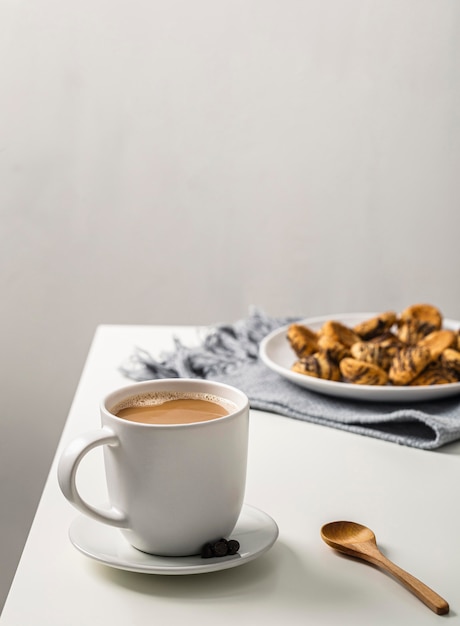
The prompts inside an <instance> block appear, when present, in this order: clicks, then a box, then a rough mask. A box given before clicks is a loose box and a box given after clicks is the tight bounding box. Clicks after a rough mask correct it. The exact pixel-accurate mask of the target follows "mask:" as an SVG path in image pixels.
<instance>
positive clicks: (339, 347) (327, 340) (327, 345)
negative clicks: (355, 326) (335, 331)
mask: <svg viewBox="0 0 460 626" xmlns="http://www.w3.org/2000/svg"><path fill="white" fill-rule="evenodd" d="M318 346H319V348H320V350H326V351H328V352H329V353H330V355H331V356H332V357H333V358H334V359H335V360H336V361H337V362H339V361H341V360H342V359H344V358H345V357H346V356H350V350H349V349H348V348H347V347H346V346H344V345H343V343H340V342H339V341H336V340H335V339H334V337H331V335H320V336H319V337H318Z"/></svg>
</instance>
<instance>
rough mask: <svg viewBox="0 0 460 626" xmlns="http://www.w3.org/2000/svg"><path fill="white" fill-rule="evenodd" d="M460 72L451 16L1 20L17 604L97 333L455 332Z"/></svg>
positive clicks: (32, 11)
mask: <svg viewBox="0 0 460 626" xmlns="http://www.w3.org/2000/svg"><path fill="white" fill-rule="evenodd" d="M459 62H460V5H459V4H458V2H456V1H455V0H452V1H450V0H402V1H401V0H347V1H344V0H284V1H283V2H281V1H279V0H219V1H218V2H216V1H215V0H135V2H126V1H123V0H110V1H109V0H80V1H79V2H76V1H71V0H70V1H69V2H61V1H60V0H42V1H41V2H34V1H32V0H17V1H16V0H2V1H1V2H0V212H1V221H0V287H1V298H0V322H1V324H0V334H1V347H0V367H1V373H0V374H1V376H0V385H1V409H0V411H1V413H0V419H1V426H2V433H1V437H0V446H1V451H0V469H1V480H0V498H1V500H0V501H1V509H0V515H1V518H0V524H1V534H0V552H1V563H2V567H1V568H0V606H1V602H2V601H3V598H4V597H5V595H6V593H7V589H8V586H9V584H10V580H11V577H12V575H13V573H14V569H15V567H16V564H17V561H18V559H19V556H20V552H21V549H22V546H23V543H24V541H25V538H26V535H27V531H28V528H29V526H30V523H31V521H32V517H33V514H34V511H35V508H36V505H37V503H38V499H39V496H40V492H41V488H42V486H43V483H44V481H45V479H46V476H47V472H48V469H49V465H50V463H51V460H52V457H53V454H54V450H55V447H56V444H57V442H58V439H59V436H60V432H61V429H62V427H63V424H64V421H65V418H66V414H67V411H68V408H69V405H70V402H71V399H72V396H73V393H74V391H75V387H76V384H77V382H78V378H79V375H80V371H81V368H82V365H83V363H84V359H85V356H86V353H87V350H88V348H89V345H90V342H91V338H92V335H93V333H94V330H95V327H96V325H97V324H99V323H147V324H150V323H151V324H175V323H179V324H189V323H190V324H212V323H216V322H220V321H231V320H233V319H237V318H240V317H244V316H245V315H246V314H247V311H248V307H249V305H251V304H256V305H259V306H260V307H262V308H263V309H265V310H266V311H267V312H268V313H270V314H273V315H284V314H299V315H305V316H310V315H320V314H329V313H334V312H335V313H337V312H346V311H358V310H383V309H388V308H395V309H398V310H399V309H401V308H403V307H404V306H406V305H408V304H411V303H413V302H417V301H430V302H433V303H435V304H437V305H438V306H439V307H440V308H441V309H442V311H443V312H444V314H445V315H446V316H447V317H453V318H457V319H458V318H460V299H459V297H458V266H459V227H460V217H459V209H458V198H459V180H460V177H459V163H460V126H459V123H460V114H459V110H460V109H459V105H460V66H459ZM117 365H118V364H117V363H114V367H116V366H117Z"/></svg>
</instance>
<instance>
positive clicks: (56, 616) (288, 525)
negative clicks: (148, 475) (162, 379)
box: [0, 325, 460, 626]
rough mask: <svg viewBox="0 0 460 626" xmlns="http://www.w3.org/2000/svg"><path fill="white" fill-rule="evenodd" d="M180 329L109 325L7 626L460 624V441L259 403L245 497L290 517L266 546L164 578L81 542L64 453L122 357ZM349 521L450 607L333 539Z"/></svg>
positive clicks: (188, 331) (93, 423)
mask: <svg viewBox="0 0 460 626" xmlns="http://www.w3.org/2000/svg"><path fill="white" fill-rule="evenodd" d="M173 333H174V334H176V335H177V336H180V337H182V338H183V339H184V340H185V341H187V342H188V343H190V344H191V343H194V342H196V341H197V338H198V334H197V331H196V329H193V328H186V327H181V328H177V327H175V328H170V327H153V326H109V325H106V326H100V327H99V328H98V330H97V332H96V335H95V339H94V342H93V345H92V348H91V351H90V354H89V356H88V360H87V363H86V366H85V369H84V371H83V374H82V378H81V381H80V385H79V387H78V390H77V393H76V395H75V400H74V402H73V405H72V408H71V411H70V414H69V418H68V420H67V423H66V426H65V429H64V432H63V435H62V439H61V442H60V445H59V447H58V450H57V454H56V458H55V460H54V463H53V465H52V468H51V471H50V475H49V478H48V481H47V483H46V486H45V489H44V492H43V496H42V499H41V501H40V504H39V507H38V510H37V513H36V517H35V520H34V522H33V525H32V528H31V531H30V535H29V538H28V540H27V543H26V546H25V549H24V552H23V555H22V558H21V561H20V563H19V566H18V570H17V573H16V576H15V579H14V581H13V585H12V587H11V591H10V594H9V596H8V599H7V602H6V604H5V607H4V610H3V613H2V616H1V618H0V624H1V626H28V625H32V624H33V625H40V626H41V625H43V626H66V625H69V626H70V625H72V626H73V625H75V626H76V625H78V626H81V625H83V624H85V625H87V624H88V625H98V624H104V625H107V624H110V625H111V626H118V625H120V626H126V624H127V623H130V624H183V623H184V624H185V623H194V624H200V625H202V626H205V625H207V624H209V625H212V626H215V625H216V624H219V626H222V625H225V624H232V625H234V624H251V625H252V624H265V625H270V624H273V625H275V624H276V626H279V624H281V623H283V624H286V625H289V626H295V625H297V624H299V625H300V624H302V626H303V625H305V624H314V625H315V624H325V625H329V624H337V625H343V624H350V625H353V626H359V625H361V624H362V625H363V626H364V625H365V626H369V625H370V624H372V625H373V626H376V625H380V624H382V625H383V624H385V625H387V624H392V626H395V625H397V624H401V625H402V624H404V625H406V626H407V625H408V624H409V625H411V624H414V625H417V626H418V625H423V624H439V623H440V621H439V620H442V619H449V620H450V623H452V624H457V623H458V624H460V586H459V581H460V444H452V445H449V446H446V447H444V448H441V449H440V450H438V451H424V450H417V449H412V448H408V447H404V446H398V445H396V444H392V443H388V442H383V441H380V440H376V439H372V438H368V437H361V436H357V435H354V434H350V433H346V432H343V431H340V430H335V429H330V428H326V427H322V426H317V425H314V424H309V423H307V422H302V421H297V420H293V419H290V418H286V417H282V416H279V415H275V414H271V413H264V412H260V411H252V412H251V426H250V446H249V466H248V481H247V490H246V502H247V503H248V504H251V505H253V506H255V507H257V508H260V509H262V510H264V511H266V512H267V513H268V514H269V515H271V516H272V517H273V518H274V519H275V520H276V521H277V523H278V525H279V529H280V534H279V538H278V540H277V542H276V543H275V545H274V546H273V547H272V548H271V550H270V551H269V552H267V553H265V554H264V555H262V556H261V557H259V558H258V559H257V560H255V561H252V562H250V563H247V564H246V565H244V566H241V567H237V568H234V569H230V570H226V571H221V572H214V573H206V574H196V575H192V576H158V575H154V574H139V573H133V572H125V571H122V570H118V569H113V568H110V567H108V566H106V565H104V564H100V563H97V562H95V561H93V560H91V559H89V558H87V557H85V556H84V555H82V554H81V553H80V552H78V551H77V550H76V549H75V548H74V547H73V546H72V544H71V543H70V541H69V539H68V528H69V525H70V524H71V522H72V520H74V519H75V518H76V517H78V515H79V513H78V512H77V511H76V510H75V509H74V508H73V507H72V506H71V505H70V504H68V502H67V501H66V500H65V499H64V497H63V496H62V494H61V492H60V490H59V487H58V484H57V480H56V460H57V458H58V456H59V454H60V452H61V450H62V448H63V446H64V445H66V444H67V443H68V442H69V441H70V440H71V439H72V438H74V437H75V436H76V435H78V434H79V433H81V432H84V431H86V430H91V429H93V428H97V427H98V425H99V412H98V405H99V400H100V398H101V397H102V396H103V395H105V393H106V392H108V391H110V390H112V389H113V388H115V387H118V386H121V385H124V384H129V383H130V382H131V381H128V380H127V379H126V378H124V377H123V376H122V375H121V374H120V373H119V372H118V371H117V367H118V366H119V364H120V363H122V361H123V360H124V359H125V358H126V357H127V356H129V355H130V354H131V353H132V351H133V348H134V346H140V347H143V348H146V349H147V350H149V351H150V352H152V353H153V354H159V353H160V352H161V351H162V350H164V349H168V348H170V347H171V345H172V334H173ZM98 455H99V452H98V451H95V452H93V453H91V455H89V456H88V458H87V459H85V462H84V464H82V466H81V469H80V474H79V481H80V483H81V489H82V491H83V492H84V493H85V494H86V495H87V497H88V498H89V499H91V501H94V502H98V501H100V500H101V499H104V497H105V491H104V488H103V477H102V473H103V468H102V460H101V459H102V455H101V456H100V457H99V456H98ZM339 519H350V520H354V521H358V522H360V523H362V524H365V525H368V526H370V527H371V528H372V529H373V530H374V531H375V533H376V535H377V540H378V543H379V545H380V547H381V549H382V551H383V552H384V553H385V554H386V556H388V557H389V558H390V559H392V560H394V561H395V562H396V563H397V564H398V565H400V566H401V567H403V568H404V569H406V570H408V571H409V572H411V573H412V574H413V575H415V576H417V577H418V578H420V579H421V580H422V581H423V582H425V583H426V584H428V585H429V586H431V587H432V588H433V589H434V590H435V591H437V592H438V593H439V594H440V595H441V596H443V597H444V598H445V599H446V600H447V601H448V602H449V604H450V607H451V611H450V613H449V615H447V616H443V617H440V616H437V615H435V614H434V613H432V612H431V611H430V610H429V609H428V608H427V607H426V606H425V605H424V604H422V603H421V602H420V601H419V600H418V599H417V598H416V597H415V596H413V595H412V594H411V593H409V592H408V591H406V590H405V589H404V588H403V587H402V586H401V585H400V584H399V583H397V582H396V581H395V580H394V579H392V578H391V577H389V576H388V575H386V574H383V573H382V572H380V571H379V570H378V569H376V568H374V567H373V566H370V565H367V564H364V563H361V562H359V561H356V560H353V559H351V558H347V557H342V556H340V555H338V554H337V553H335V552H334V551H333V550H331V549H330V548H329V547H328V546H326V545H325V544H324V543H323V542H322V540H321V538H320V528H321V526H322V525H323V524H324V523H326V522H329V521H333V520H339Z"/></svg>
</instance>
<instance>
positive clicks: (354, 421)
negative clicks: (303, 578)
mask: <svg viewBox="0 0 460 626" xmlns="http://www.w3.org/2000/svg"><path fill="white" fill-rule="evenodd" d="M292 321H294V318H283V319H280V318H271V317H269V316H267V315H265V314H264V313H263V312H261V311H259V310H256V309H254V310H252V311H251V313H250V315H249V317H248V318H247V319H244V320H240V321H237V322H235V323H233V324H221V325H218V326H216V327H215V328H214V329H211V330H210V331H209V333H208V334H207V335H206V336H205V337H204V340H203V342H202V344H201V345H199V346H198V347H192V348H190V347H186V346H185V345H183V344H182V343H181V342H180V341H179V340H178V339H175V349H174V350H173V351H172V352H170V353H169V354H165V355H162V356H161V358H160V359H159V360H156V359H154V358H152V356H151V355H150V354H149V353H148V352H146V351H145V350H144V349H141V348H138V349H136V351H135V352H134V354H133V355H131V357H130V358H129V359H128V361H127V362H126V363H125V364H124V365H123V366H122V367H121V368H120V369H121V371H122V372H123V373H124V374H125V375H126V376H128V377H129V378H132V379H133V380H138V381H140V380H150V379H153V378H176V377H181V378H208V379H210V380H216V381H220V382H224V383H227V384H229V385H233V386H235V387H238V388H239V389H241V390H242V391H244V392H245V393H246V395H247V396H248V397H249V399H250V404H251V408H253V409H261V410H264V411H270V412H273V413H279V414H281V415H285V416H287V417H292V418H296V419H301V420H305V421H309V422H314V423H316V424H321V425H323V426H331V427H333V428H340V429H343V430H347V431H350V432H353V433H358V434H360V435H368V436H370V437H377V438H379V439H385V440H387V441H392V442H395V443H399V444H402V445H406V446H413V447H416V448H424V449H434V448H439V447H440V446H443V445H445V444H446V443H449V442H451V441H455V440H457V439H460V398H459V397H457V398H456V397H454V398H451V399H445V400H439V401H429V402H419V403H414V404H411V405H407V404H405V405H400V406H398V405H396V404H395V403H375V402H362V401H351V400H346V399H341V398H332V397H329V396H324V395H321V394H317V393H315V392H312V391H309V390H307V389H304V388H302V387H299V386H298V385H295V384H293V383H291V382H290V381H288V380H285V379H284V378H282V377H281V376H279V375H278V374H277V373H275V372H272V371H271V370H270V369H269V368H268V367H267V366H266V365H265V364H264V363H262V362H261V361H260V359H259V358H258V350H259V343H260V341H261V340H262V339H263V337H264V336H265V335H267V334H268V333H269V332H271V331H272V330H274V329H275V328H279V327H280V326H282V325H285V324H288V323H290V322H292Z"/></svg>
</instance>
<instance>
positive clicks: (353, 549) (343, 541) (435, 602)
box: [321, 522, 449, 615]
mask: <svg viewBox="0 0 460 626" xmlns="http://www.w3.org/2000/svg"><path fill="white" fill-rule="evenodd" d="M321 537H322V539H323V541H325V542H326V543H327V544H328V545H329V546H331V548H334V549H335V550H338V551H339V552H344V553H345V554H348V555H349V556H354V557H357V558H358V559H363V560H364V561H369V563H372V564H373V565H377V566H378V567H381V568H382V569H384V570H386V571H388V572H389V573H390V574H392V575H393V576H394V577H395V578H397V579H398V580H399V581H400V582H401V583H402V584H403V585H405V586H406V587H407V588H408V589H409V590H410V591H412V593H414V594H415V595H416V596H417V598H419V600H421V601H422V602H424V603H425V604H426V605H427V606H428V607H429V608H430V609H431V610H432V611H434V612H435V613H437V614H438V615H444V614H445V613H448V612H449V605H448V604H447V602H446V601H445V600H444V599H443V598H441V596H438V594H437V593H435V592H434V591H433V590H432V589H430V588H429V587H427V586H426V585H425V584H423V583H422V582H421V581H420V580H418V579H417V578H415V577H414V576H412V575H411V574H409V573H408V572H405V571H404V570H403V569H401V568H400V567H398V566H397V565H395V564H394V563H393V562H392V561H390V560H389V559H387V558H386V556H384V555H383V554H382V553H381V552H380V550H379V549H378V547H377V542H376V539H375V535H374V533H373V532H372V530H371V529H370V528H366V526H362V525H361V524H356V523H355V522H331V523H330V524H325V525H324V526H323V527H322V528H321Z"/></svg>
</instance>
